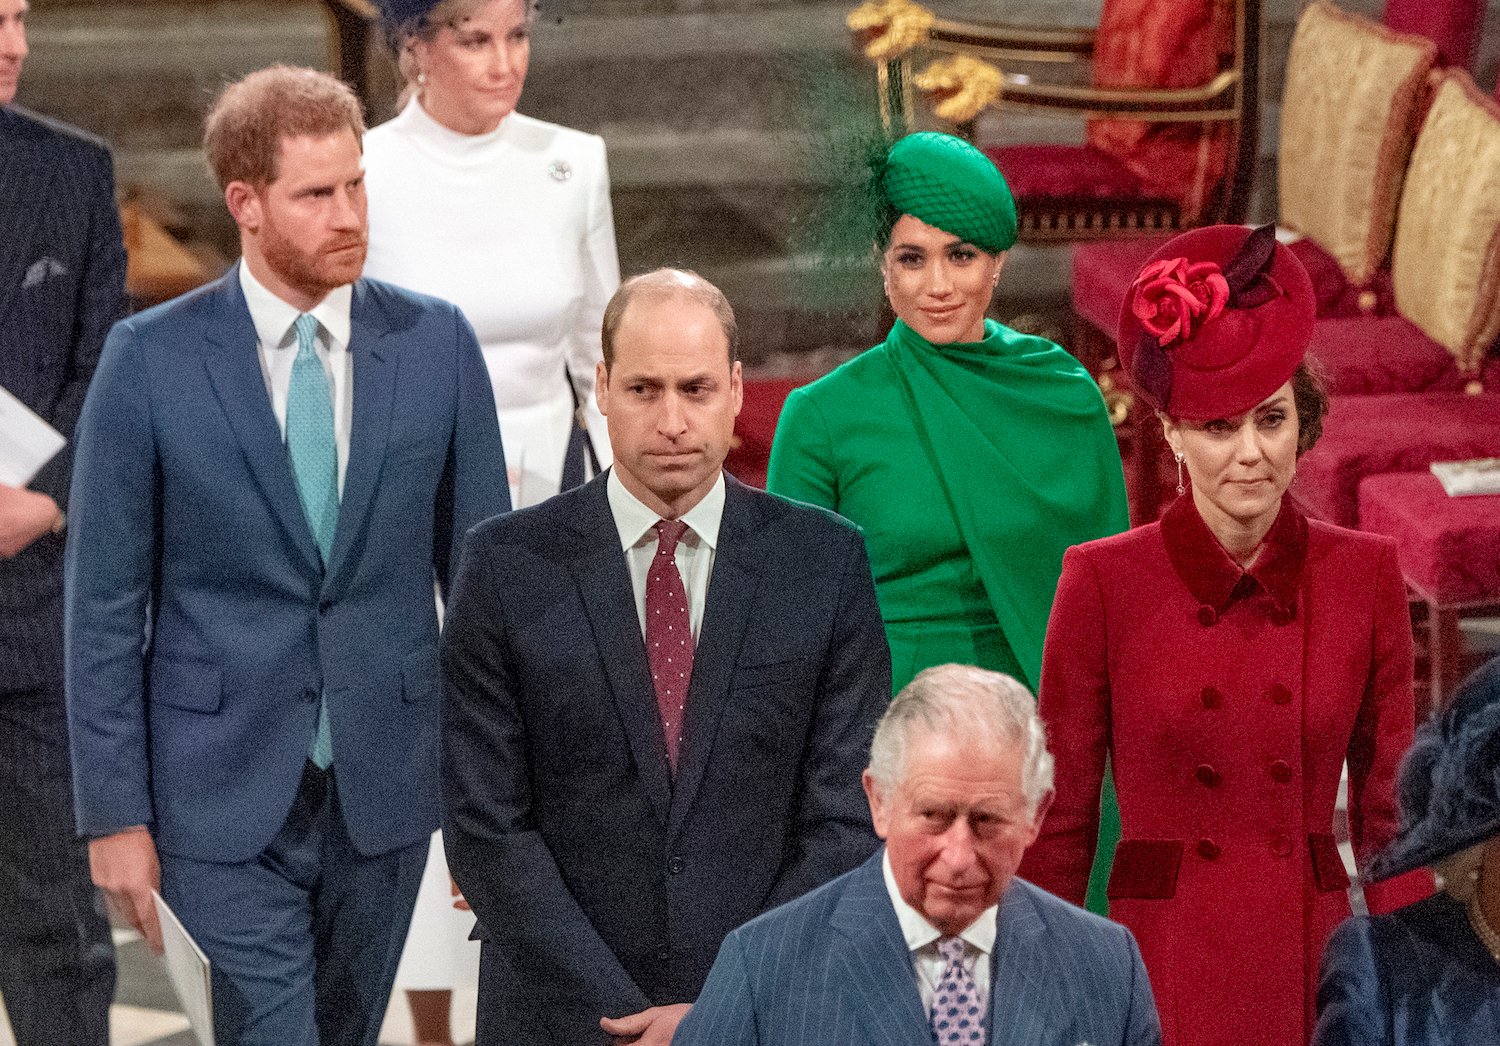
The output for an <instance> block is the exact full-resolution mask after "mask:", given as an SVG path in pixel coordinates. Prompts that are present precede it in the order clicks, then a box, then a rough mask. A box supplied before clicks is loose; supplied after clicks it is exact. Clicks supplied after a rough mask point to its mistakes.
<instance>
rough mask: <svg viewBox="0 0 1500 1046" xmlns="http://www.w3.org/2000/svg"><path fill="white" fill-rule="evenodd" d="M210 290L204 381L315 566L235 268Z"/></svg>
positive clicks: (269, 498)
mask: <svg viewBox="0 0 1500 1046" xmlns="http://www.w3.org/2000/svg"><path fill="white" fill-rule="evenodd" d="M213 293H214V296H215V298H216V299H217V308H216V309H214V310H213V315H212V318H211V319H210V320H209V322H208V324H207V326H206V327H205V328H204V340H205V342H207V343H208V345H209V352H208V353H207V356H206V358H205V359H204V365H205V366H206V367H207V368H208V377H209V380H210V382H212V384H213V387H214V392H215V394H216V395H217V396H218V398H219V405H220V407H222V408H223V410H224V413H225V415H226V416H227V417H228V419H229V427H230V428H231V429H232V430H233V431H234V434H235V437H236V438H237V439H238V440H239V443H240V449H241V450H243V451H244V454H245V461H246V462H247V463H248V464H249V466H250V472H251V474H252V475H254V477H255V481H256V483H257V484H258V485H259V486H260V489H261V493H263V494H264V495H265V497H266V500H267V501H268V502H270V504H271V508H272V510H273V511H274V512H275V515H276V517H277V518H278V519H280V520H281V522H282V525H283V526H284V527H285V528H286V531H287V534H288V535H289V536H290V537H291V539H292V543H293V544H294V545H296V546H297V549H298V551H299V552H300V553H301V554H302V557H303V559H305V560H306V561H307V566H308V567H310V568H311V569H313V570H321V569H322V561H321V557H319V555H318V546H317V544H316V543H315V542H314V541H313V535H312V530H311V529H310V528H309V527H308V525H307V516H306V515H305V514H304V513H303V511H302V501H301V498H300V497H298V494H297V480H296V478H295V477H294V476H293V475H292V462H291V458H290V456H288V454H287V450H286V444H285V443H284V442H283V441H282V438H281V427H280V426H279V425H277V423H276V414H275V412H274V411H273V410H272V409H271V398H270V396H269V395H268V394H267V393H266V379H265V375H264V373H263V372H262V371H261V368H260V357H259V355H258V346H259V344H260V342H259V339H258V338H257V336H256V333H255V324H254V323H253V322H252V321H251V319H250V309H249V308H248V307H247V306H246V304H245V296H244V293H243V292H242V291H241V290H240V279H239V268H238V266H235V267H232V268H231V269H230V270H229V272H228V273H227V274H226V275H225V276H224V277H223V278H222V279H221V280H220V281H219V283H218V286H217V287H215V288H214V291H213Z"/></svg>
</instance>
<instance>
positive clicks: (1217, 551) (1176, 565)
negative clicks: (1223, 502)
mask: <svg viewBox="0 0 1500 1046" xmlns="http://www.w3.org/2000/svg"><path fill="white" fill-rule="evenodd" d="M1161 533H1162V540H1163V541H1164V542H1165V543H1166V546H1167V557H1168V559H1170V560H1171V562H1172V568H1173V569H1174V570H1175V571H1176V572H1177V576H1178V577H1179V578H1181V579H1182V583H1183V584H1184V585H1186V586H1187V589H1188V591H1189V592H1191V593H1192V594H1193V597H1194V598H1195V599H1197V600H1198V602H1199V603H1201V604H1202V605H1204V606H1208V607H1212V608H1213V609H1214V611H1215V612H1217V613H1222V612H1223V611H1224V610H1225V608H1227V607H1228V606H1229V604H1230V603H1231V602H1233V601H1234V600H1235V599H1236V598H1244V597H1245V596H1247V595H1249V594H1252V593H1253V592H1254V591H1255V589H1256V588H1259V589H1261V590H1264V591H1265V592H1266V593H1267V594H1268V595H1269V596H1270V597H1271V599H1272V601H1273V602H1274V603H1275V604H1276V607H1277V608H1278V609H1279V610H1281V611H1283V612H1285V613H1295V612H1296V608H1297V590H1298V588H1300V587H1301V584H1302V567H1303V565H1304V564H1305V563H1306V561H1307V519H1306V517H1304V516H1303V515H1302V513H1300V512H1298V511H1297V509H1296V508H1295V507H1293V505H1292V502H1291V499H1290V498H1288V497H1286V496H1285V495H1283V496H1282V499H1281V511H1280V512H1279V513H1277V515H1276V522H1274V523H1272V524H1271V529H1270V530H1269V531H1267V533H1266V538H1265V548H1264V551H1262V552H1261V554H1260V557H1259V558H1258V559H1257V560H1256V561H1255V563H1254V564H1253V565H1252V566H1251V567H1250V569H1249V570H1246V569H1244V568H1243V567H1241V566H1240V565H1239V564H1238V563H1236V562H1235V561H1234V560H1233V559H1232V558H1231V557H1230V555H1229V553H1227V552H1225V551H1224V546H1222V545H1220V544H1219V539H1218V538H1216V537H1214V534H1213V531H1211V530H1209V529H1208V524H1207V523H1205V522H1203V517H1202V516H1200V515H1199V514H1198V509H1197V507H1196V506H1194V504H1193V499H1192V498H1191V497H1180V498H1178V499H1177V500H1176V501H1174V502H1172V504H1171V505H1170V506H1169V507H1168V508H1167V511H1166V512H1165V513H1163V515H1162V518H1161ZM1246 579H1248V581H1247V580H1246Z"/></svg>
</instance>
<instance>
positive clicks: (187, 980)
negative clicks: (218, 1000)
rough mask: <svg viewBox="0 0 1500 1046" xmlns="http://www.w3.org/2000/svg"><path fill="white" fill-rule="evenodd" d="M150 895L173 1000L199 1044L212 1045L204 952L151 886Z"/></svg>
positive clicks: (210, 995) (210, 997)
mask: <svg viewBox="0 0 1500 1046" xmlns="http://www.w3.org/2000/svg"><path fill="white" fill-rule="evenodd" d="M151 898H152V900H154V901H155V902H156V917H157V919H159V920H160V921H161V943H162V952H163V954H162V965H164V966H165V967H166V968H167V979H168V980H170V981H171V982H172V989H173V990H174V991H175V992H177V1001H178V1002H180V1003H182V1012H183V1013H185V1014H186V1015H187V1019H188V1023H189V1024H190V1025H192V1027H193V1034H194V1035H196V1036H197V1037H198V1041H199V1042H200V1043H202V1044H203V1046H214V993H213V983H212V981H211V980H210V977H209V962H208V956H206V955H204V954H203V949H202V948H199V947H198V942H197V941H195V940H193V938H192V937H191V936H189V934H188V932H187V930H186V929H185V928H184V927H183V925H182V923H181V922H179V921H178V919H177V913H176V912H174V911H172V909H170V908H168V907H167V902H166V901H163V900H162V899H161V894H159V893H157V892H156V891H155V890H153V891H151Z"/></svg>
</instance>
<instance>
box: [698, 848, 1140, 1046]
mask: <svg viewBox="0 0 1500 1046" xmlns="http://www.w3.org/2000/svg"><path fill="white" fill-rule="evenodd" d="M931 1041H932V1031H931V1028H930V1026H929V1024H928V1021H927V1016H926V1014H925V1012H924V1011H923V1007H922V999H921V996H920V995H919V994H918V991H917V981H916V974H915V972H914V971H913V969H912V965H911V958H910V953H909V951H908V950H907V947H906V939H905V937H903V936H902V933H901V925H900V923H899V922H898V921H897V920H896V910H895V908H893V907H892V906H891V899H890V895H889V894H888V893H887V892H886V886H885V877H884V875H883V873H882V871H881V855H880V854H876V855H875V856H874V857H872V858H871V859H870V860H869V861H867V862H866V863H865V864H864V865H862V866H861V867H859V868H857V869H855V870H854V871H852V872H850V873H849V874H848V875H845V876H842V877H841V878H838V879H835V880H834V881H833V882H831V883H829V884H828V885H826V886H824V887H822V888H821V889H818V890H815V891H813V892H812V893H810V894H808V895H807V896H806V897H803V898H801V899H800V900H797V901H793V902H792V903H791V904H787V905H784V906H782V907H781V908H778V909H776V910H775V911H773V912H768V913H767V914H765V915H763V916H761V917H760V918H758V919H755V920H754V921H752V922H750V923H748V924H747V925H745V926H743V927H741V928H740V929H738V930H735V931H734V932H733V933H731V934H730V935H729V937H728V938H727V939H726V940H725V941H724V946H723V948H721V949H720V950H719V957H718V960H717V961H716V962H715V963H714V968H713V972H712V973H710V974H709V976H708V983H707V984H705V985H704V987H703V991H702V993H701V994H700V995H699V996H698V1001H697V1003H696V1004H695V1005H694V1006H693V1009H692V1011H691V1012H690V1013H689V1014H688V1016H687V1018H686V1019H685V1020H684V1021H683V1022H682V1024H681V1025H679V1026H678V1029H677V1035H676V1037H675V1038H674V1039H673V1040H672V1042H673V1044H674V1046H802V1044H806V1046H913V1044H918V1043H930V1042H931ZM986 1041H987V1044H988V1046H1078V1044H1081V1043H1087V1044H1089V1046H1148V1044H1149V1046H1160V1043H1161V1026H1160V1025H1159V1024H1158V1022H1157V1017H1156V1005H1155V1003H1154V1002H1153V1001H1152V998H1151V985H1150V982H1149V981H1148V980H1147V979H1146V968H1145V966H1144V965H1143V964H1142V962H1141V954H1140V951H1139V950H1138V949H1137V948H1136V945H1135V940H1134V938H1132V937H1131V936H1130V931H1129V930H1127V929H1125V928H1124V927H1123V926H1120V925H1118V924H1116V923H1111V922H1107V921H1106V920H1104V919H1101V918H1099V917H1098V916H1095V915H1091V914H1090V913H1088V912H1085V911H1084V910H1083V909H1081V908H1075V907H1074V906H1073V905H1071V904H1068V903H1067V902H1066V901H1061V900H1059V899H1057V898H1056V897H1053V896H1052V895H1051V894H1049V893H1046V892H1044V891H1042V890H1040V889H1038V888H1037V887H1035V886H1032V885H1031V884H1030V883H1028V882H1026V881H1024V880H1022V879H1013V880H1012V881H1011V885H1010V887H1009V888H1008V889H1007V890H1006V892H1005V895H1004V896H1003V897H1002V898H1001V901H1000V911H999V915H998V918H997V923H996V933H995V951H994V955H993V957H992V962H991V966H990V1011H989V1037H988V1039H987V1040H986Z"/></svg>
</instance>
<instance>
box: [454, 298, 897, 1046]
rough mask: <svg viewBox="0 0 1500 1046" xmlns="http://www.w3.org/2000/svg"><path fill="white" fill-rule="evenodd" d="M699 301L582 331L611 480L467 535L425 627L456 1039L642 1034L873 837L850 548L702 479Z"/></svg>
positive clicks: (608, 319)
mask: <svg viewBox="0 0 1500 1046" xmlns="http://www.w3.org/2000/svg"><path fill="white" fill-rule="evenodd" d="M735 340H736V332H735V323H734V314H733V312H732V311H731V310H730V308H729V303H728V302H727V301H726V300H725V299H724V296H723V294H722V293H720V291H719V290H718V289H717V288H716V287H714V286H713V285H711V284H709V283H708V282H706V281H705V280H703V279H702V278H700V277H698V276H696V275H695V274H692V273H686V272H680V271H676V270H671V269H664V270H658V271H656V272H652V273H647V274H645V275H643V276H638V277H636V278H634V279H632V280H630V281H627V282H626V283H625V284H624V285H623V286H622V287H621V288H620V290H619V292H618V293H617V294H616V295H615V297H614V299H613V300H612V301H611V302H610V304H609V307H608V308H607V309H606V311H605V316H604V334H603V349H604V362H603V363H601V364H600V366H599V375H598V386H597V387H598V390H599V391H598V396H599V406H600V409H601V410H602V411H603V413H604V414H605V416H606V417H607V419H608V423H609V437H610V443H611V445H612V446H613V448H614V452H615V462H614V466H613V467H612V468H611V469H610V470H609V472H608V473H607V474H606V475H603V476H601V477H599V478H598V479H596V480H594V481H593V482H592V483H590V484H588V485H587V486H584V487H581V488H578V489H576V490H573V491H569V492H567V493H564V494H561V495H558V496H557V497H555V498H552V499H551V500H550V501H547V502H545V503H543V504H541V505H538V506H536V507H534V508H529V509H525V510H522V511H519V512H513V513H511V514H509V515H507V516H501V517H497V518H495V519H492V520H489V521H488V522H486V523H483V524H481V525H480V526H478V527H476V528H475V529H474V530H473V531H471V532H470V534H469V537H468V541H467V544H466V545H465V552H464V560H463V565H462V566H461V568H460V572H459V579H458V581H457V583H456V586H455V591H454V594H453V598H452V600H451V602H450V603H449V607H448V620H447V626H446V631H445V633H444V648H443V655H444V668H445V671H446V675H447V684H448V686H447V707H446V709H445V717H444V751H443V766H444V769H443V778H444V789H445V801H446V818H445V827H444V832H445V840H446V843H447V846H448V855H449V862H450V865H451V867H452V869H453V874H454V876H455V878H456V880H457V882H458V885H459V886H460V887H461V888H462V890H463V893H464V896H465V897H466V898H467V899H468V900H469V902H470V903H471V904H472V906H473V908H474V911H475V912H476V913H477V915H478V917H479V933H480V935H481V936H482V938H483V941H484V945H483V950H482V960H481V970H480V998H479V1039H478V1042H479V1044H480V1046H500V1044H502V1043H503V1044H506V1046H541V1044H566V1046H588V1044H591V1043H605V1042H614V1043H641V1044H665V1043H667V1042H668V1041H669V1040H670V1039H671V1037H672V1033H673V1031H674V1030H675V1029H676V1026H677V1022H678V1021H680V1020H681V1019H682V1016H683V1014H684V1013H685V1012H686V1010H687V1007H688V1004H690V1003H691V1002H692V1001H693V998H694V997H695V996H696V995H697V993H698V990H699V988H701V987H702V985H703V981H704V978H705V977H706V976H707V974H708V970H709V967H710V966H711V965H712V963H713V959H714V955H715V952H716V951H717V949H718V947H719V944H720V942H721V941H722V940H723V939H724V936H725V935H726V934H727V933H728V932H729V931H730V930H732V929H734V928H735V927H736V926H739V925H740V924H741V923H743V922H745V921H746V920H747V919H749V918H751V917H753V916H755V915H757V914H759V913H760V912H763V911H765V910H767V909H769V908H772V907H775V906H776V905H778V904H780V903H782V902H783V901H786V900H790V899H791V898H793V897H797V896H799V895H801V894H803V893H805V892H807V891H808V890H810V889H812V888H813V887H815V886H818V885H820V884H821V883H824V882H826V881H828V880H829V879H832V878H833V877H835V876H837V875H839V874H841V873H842V872H845V871H847V870H849V869H850V868H853V867H855V866H856V865H858V864H859V863H860V862H861V861H863V860H864V859H865V858H866V857H868V856H869V855H870V854H871V853H873V852H874V850H875V847H876V841H875V836H874V835H873V830H872V827H871V824H870V817H869V811H868V809H866V808H863V802H862V797H861V794H860V791H859V788H858V786H857V781H858V779H859V773H860V768H861V766H862V761H863V760H864V758H865V754H866V751H867V747H868V745H869V740H870V736H871V734H872V732H873V727H874V724H875V722H876V721H877V720H878V719H879V717H880V715H881V712H882V711H883V710H884V708H885V705H886V703H887V702H888V701H889V699H890V654H889V651H888V649H887V647H886V642H885V635H884V632H883V630H882V626H881V621H880V614H879V610H878V608H877V605H876V602H875V588H874V582H873V581H872V579H871V575H870V566H869V561H868V559H867V558H866V555H865V549H864V542H863V540H862V539H861V537H860V535H859V533H858V532H857V531H856V530H855V528H854V527H853V526H852V525H851V524H849V523H848V522H847V521H845V520H843V519H840V518H839V517H837V516H834V515H832V514H830V513H827V512H824V511H823V510H821V509H813V508H809V507H807V506H804V505H799V504H797V503H795V502H791V501H787V500H785V499H782V498H778V497H775V496H772V495H770V494H766V493H763V492H761V491H756V490H751V489H750V488H748V487H745V486H742V485H741V484H739V483H738V482H736V481H735V480H734V479H732V478H730V477H728V476H726V475H725V474H724V472H723V469H722V466H723V462H724V456H725V454H726V453H727V451H728V449H729V443H730V439H731V437H732V433H733V427H734V419H735V415H736V414H737V413H738V412H739V408H740V402H741V396H742V383H741V374H740V364H739V362H738V361H737V360H736V359H735Z"/></svg>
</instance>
